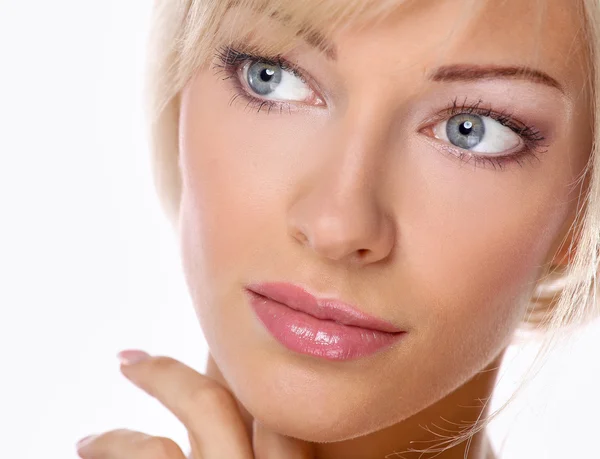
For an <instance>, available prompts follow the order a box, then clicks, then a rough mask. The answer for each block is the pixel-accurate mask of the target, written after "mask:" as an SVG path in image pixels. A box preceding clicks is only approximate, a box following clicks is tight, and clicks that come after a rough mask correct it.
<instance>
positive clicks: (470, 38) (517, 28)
mask: <svg viewBox="0 0 600 459" xmlns="http://www.w3.org/2000/svg"><path fill="white" fill-rule="evenodd" d="M361 2H362V3H361ZM361 5H362V8H361ZM253 10H254V11H253V12H250V10H248V9H246V11H245V13H244V12H240V11H239V9H238V8H235V9H234V10H233V11H232V10H230V11H228V12H227V14H226V15H225V16H226V17H225V18H224V21H223V24H225V23H227V22H229V20H234V21H235V24H234V25H232V24H230V25H231V27H225V28H224V29H225V30H229V31H230V32H229V36H230V37H231V30H232V29H233V30H234V31H237V33H239V34H241V35H245V37H244V41H245V42H246V43H249V44H255V45H256V46H257V48H258V50H260V49H261V48H264V49H265V51H268V53H269V54H272V53H273V52H274V51H279V50H280V49H281V50H287V49H289V48H293V47H294V46H295V42H296V41H298V38H299V37H301V38H302V39H303V41H305V42H308V43H309V44H310V45H312V46H316V48H318V49H320V50H321V51H326V54H327V55H328V56H329V57H330V58H331V57H332V56H337V57H339V58H340V59H344V60H347V59H352V58H356V57H358V56H359V55H360V56H361V57H363V58H364V57H365V56H370V58H371V59H372V60H373V65H375V64H376V63H377V60H378V59H379V60H381V58H382V55H384V56H385V61H386V64H387V65H394V64H397V65H399V66H405V65H408V66H410V65H411V64H414V63H416V62H419V61H431V64H432V65H434V64H435V65H438V64H439V65H444V64H478V65H505V66H526V67H532V68H537V69H540V70H541V71H543V72H546V73H548V74H549V75H551V76H552V77H553V78H555V79H556V80H558V81H559V82H560V83H561V84H562V85H563V86H564V87H565V88H566V89H567V90H569V91H573V92H575V93H579V92H581V89H582V86H585V85H586V83H587V82H588V81H587V80H588V78H589V76H590V72H588V71H587V68H588V67H589V66H588V61H589V58H588V57H589V56H588V55H587V50H588V49H589V47H588V43H587V38H586V36H587V34H586V27H585V24H586V22H585V15H584V13H583V0H391V1H390V0H361V1H359V2H356V1H353V0H347V1H344V2H340V1H339V0H331V1H327V0H319V1H311V0H303V1H302V2H297V1H295V0H294V1H290V0H279V1H274V0H272V1H268V2H263V3H262V7H261V8H257V9H254V8H253ZM248 14H249V15H252V16H253V18H252V19H250V18H249V17H248ZM361 50H364V51H366V52H364V53H363V52H362V51H361ZM379 63H380V64H381V62H379Z"/></svg>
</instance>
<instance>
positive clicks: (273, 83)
mask: <svg viewBox="0 0 600 459" xmlns="http://www.w3.org/2000/svg"><path fill="white" fill-rule="evenodd" d="M282 73H283V70H282V69H281V68H280V67H279V66H277V65H270V64H265V63H262V62H255V63H253V64H251V65H250V66H249V67H248V71H247V78H246V79H247V81H248V86H250V89H252V90H253V91H254V92H255V93H257V94H260V95H261V96H266V95H268V94H269V93H271V92H274V91H275V90H276V89H277V86H278V85H279V84H280V83H281V78H282Z"/></svg>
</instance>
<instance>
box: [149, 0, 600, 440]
mask: <svg viewBox="0 0 600 459" xmlns="http://www.w3.org/2000/svg"><path fill="white" fill-rule="evenodd" d="M409 1H410V0H346V1H344V2H340V1H335V0H318V1H317V0H302V1H298V0H155V2H154V7H153V8H154V9H153V14H152V19H151V29H150V36H149V40H148V49H147V65H148V67H147V73H146V75H147V80H146V100H147V107H146V113H147V116H148V119H147V122H148V125H149V134H150V148H151V154H152V160H153V174H154V181H155V186H156V189H157V191H158V197H159V199H160V202H161V204H162V207H163V209H164V212H165V214H166V215H167V217H168V219H169V220H170V222H171V224H172V225H173V226H176V224H177V221H178V217H179V202H180V196H181V176H180V171H179V161H178V158H179V145H178V142H179V139H178V128H179V107H180V94H181V91H182V89H183V88H184V86H185V85H186V84H187V82H188V81H189V79H190V78H191V77H192V76H193V75H194V74H195V72H196V71H197V70H198V69H199V68H201V67H202V66H204V65H206V64H207V63H208V62H209V61H210V59H211V58H212V57H213V54H214V51H215V49H216V47H217V46H218V45H219V44H221V43H222V42H227V41H228V40H229V41H233V40H236V39H237V40H239V39H242V38H248V37H250V36H251V33H252V30H256V28H259V27H260V20H261V19H266V20H268V19H269V18H277V19H278V20H281V21H283V22H284V23H285V26H286V27H285V29H284V30H285V32H283V33H282V34H281V36H280V37H279V36H278V38H279V40H278V41H277V43H274V44H271V45H270V48H269V47H267V45H261V46H263V48H264V49H263V48H261V51H263V52H264V53H265V54H267V55H272V54H276V53H282V52H285V50H286V49H288V47H291V46H292V45H293V43H294V41H295V40H296V39H297V36H298V35H299V34H302V35H303V36H304V37H308V38H309V39H310V40H311V42H313V44H316V45H317V46H320V45H323V46H324V43H323V42H322V41H320V40H321V39H320V37H324V36H325V35H326V34H327V33H330V32H333V31H335V30H337V29H340V28H342V27H347V26H356V27H361V26H366V25H368V24H372V23H374V22H376V21H378V20H382V19H384V18H385V17H386V16H387V15H389V14H390V13H391V12H392V11H394V10H395V9H396V8H398V7H399V6H400V5H405V4H406V3H408V2H409ZM237 7H239V8H240V10H241V11H253V12H255V13H257V17H256V19H257V20H254V19H255V18H253V21H252V22H250V21H247V20H246V21H244V20H243V18H242V19H240V20H237V21H235V19H236V17H235V16H234V21H235V26H234V25H233V24H230V25H228V26H227V27H223V24H222V22H223V18H224V17H225V15H226V13H227V12H228V11H230V10H232V9H233V8H237ZM581 7H582V8H581V13H582V17H583V18H584V21H583V22H584V30H583V33H584V34H585V37H586V39H587V40H586V43H587V47H588V49H587V53H588V55H589V56H590V62H589V67H590V68H589V88H588V89H589V91H588V92H587V94H589V95H590V97H592V101H591V102H592V106H593V114H594V116H593V130H594V142H593V147H592V152H591V154H590V160H589V162H588V164H587V166H586V168H585V171H584V174H583V175H582V177H581V180H580V186H581V188H580V190H581V192H580V193H581V195H580V198H581V199H582V201H581V203H580V206H579V207H578V211H577V215H576V218H575V221H574V223H573V226H572V231H573V233H574V234H577V237H576V238H572V239H571V241H572V242H571V246H570V247H569V252H570V253H571V254H572V258H571V259H570V261H569V263H568V264H567V265H553V264H549V265H548V266H546V267H545V269H544V271H543V275H542V276H541V278H540V280H539V281H538V284H537V285H536V287H535V289H534V294H533V296H532V298H531V301H530V306H529V308H528V310H527V314H526V317H525V318H524V320H523V323H522V328H523V329H522V331H526V332H534V334H536V333H537V334H541V335H542V336H543V337H544V338H545V339H544V342H543V344H542V346H541V347H540V349H539V352H538V353H537V355H536V358H535V360H534V362H533V363H532V365H531V367H530V369H529V371H528V373H527V374H526V377H525V378H524V379H523V381H522V383H521V385H520V386H519V388H518V390H517V391H516V392H515V393H514V394H513V395H512V396H511V397H510V398H509V400H507V401H506V402H505V403H504V404H503V405H502V406H501V407H500V409H498V410H497V411H495V412H493V413H492V414H490V415H489V416H487V417H486V418H485V419H480V420H478V421H477V422H476V423H474V424H471V425H468V426H465V428H463V429H462V430H461V431H460V432H459V433H458V434H457V435H456V436H454V437H451V438H449V439H446V440H443V441H440V444H441V445H442V444H445V445H444V446H441V447H440V448H437V449H436V447H430V448H428V449H426V450H416V449H411V450H410V451H416V452H419V451H421V452H441V451H444V450H445V449H447V448H450V447H452V446H454V445H456V444H458V443H461V442H462V441H464V440H467V439H468V440H469V442H470V440H471V437H472V435H474V434H475V433H477V432H478V431H480V430H481V429H483V428H484V427H485V426H486V425H487V424H488V423H489V422H491V421H492V420H493V419H494V418H495V417H496V416H498V415H499V414H500V413H501V412H502V411H503V410H504V409H505V408H506V407H507V406H508V404H509V403H510V402H511V401H512V400H513V399H514V398H515V396H516V394H517V393H518V392H519V389H521V388H522V387H523V385H524V384H525V383H526V382H528V381H529V379H530V377H531V376H532V375H534V374H535V373H537V371H538V370H539V365H536V364H539V362H540V361H541V360H542V357H545V356H546V355H547V353H548V351H549V350H550V349H551V345H552V344H555V343H556V341H557V339H558V336H559V332H563V331H568V330H570V331H573V330H576V329H577V328H578V327H580V326H582V325H584V324H586V323H588V322H589V321H590V320H592V319H593V318H595V317H596V316H597V315H598V308H597V305H598V302H597V301H596V292H597V285H598V284H597V280H596V276H597V272H598V250H599V242H600V167H599V166H600V165H599V164H598V162H599V161H600V156H599V155H598V154H597V148H598V140H599V133H600V129H599V127H600V126H599V122H600V117H599V116H598V107H600V104H599V102H600V99H599V93H600V92H599V91H597V88H600V81H599V78H600V76H599V75H600V72H599V71H598V70H599V66H598V64H599V62H600V55H599V49H600V46H599V45H600V0H581ZM234 31H235V32H234ZM584 181H585V182H586V185H587V186H586V187H585V190H584V187H583V183H584ZM565 240H566V239H565ZM541 332H543V333H541ZM488 402H489V400H488V401H487V402H486V404H487V403H488Z"/></svg>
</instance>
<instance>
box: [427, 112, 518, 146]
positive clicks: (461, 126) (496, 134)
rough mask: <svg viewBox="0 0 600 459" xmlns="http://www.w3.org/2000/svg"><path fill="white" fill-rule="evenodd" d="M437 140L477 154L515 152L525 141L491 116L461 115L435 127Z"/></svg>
mask: <svg viewBox="0 0 600 459" xmlns="http://www.w3.org/2000/svg"><path fill="white" fill-rule="evenodd" d="M433 133H434V135H435V137H436V138H438V139H440V140H443V141H445V142H448V143H450V144H452V145H454V146H456V147H459V148H462V149H464V150H469V151H472V152H476V153H490V154H498V153H504V152H506V151H509V150H513V149H515V148H516V147H518V146H519V145H521V144H522V143H523V139H522V138H521V137H520V136H519V135H518V134H517V133H515V132H514V131H513V130H512V129H510V128H509V127H507V126H504V125H503V124H501V123H499V122H498V121H496V120H495V119H493V118H491V117H489V116H479V115H474V114H471V113H459V114H458V115H455V116H453V117H452V118H450V119H448V120H445V121H442V122H441V123H438V124H436V125H435V126H434V127H433Z"/></svg>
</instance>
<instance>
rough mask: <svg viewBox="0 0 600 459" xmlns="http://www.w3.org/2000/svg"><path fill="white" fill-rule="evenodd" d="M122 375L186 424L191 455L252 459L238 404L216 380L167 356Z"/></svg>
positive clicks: (123, 367)
mask: <svg viewBox="0 0 600 459" xmlns="http://www.w3.org/2000/svg"><path fill="white" fill-rule="evenodd" d="M121 372H122V373H123V374H124V375H125V377H127V378H128V379H129V380H130V381H131V382H133V383H134V384H135V385H136V386H137V387H139V388H140V389H142V390H143V391H145V392H146V393H148V394H149V395H151V396H152V397H154V398H156V399H157V400H158V401H159V402H161V403H162V404H163V405H164V406H165V407H166V408H167V409H168V410H169V411H171V412H172V413H173V414H174V415H175V416H176V417H177V419H179V420H180V421H181V422H182V423H183V424H184V426H185V427H186V428H187V430H188V434H189V438H190V443H191V446H192V451H193V452H194V453H195V454H196V453H197V454H199V456H200V457H202V459H219V458H223V457H231V458H236V459H238V458H239V459H251V458H252V444H251V443H250V438H249V437H248V434H247V433H246V430H245V428H244V424H243V421H242V417H241V414H240V411H239V409H238V407H237V402H236V400H235V398H234V397H233V395H232V394H231V393H230V392H229V391H228V390H227V389H226V388H225V387H223V386H222V385H220V384H219V383H217V382H216V381H214V380H213V379H211V378H209V377H207V376H205V375H203V374H200V373H198V372H197V371H196V370H194V369H192V368H190V367H188V366H187V365H185V364H183V363H181V362H179V361H177V360H175V359H172V358H170V357H164V356H158V357H149V358H148V359H146V360H143V361H140V362H137V363H134V364H132V365H121Z"/></svg>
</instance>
